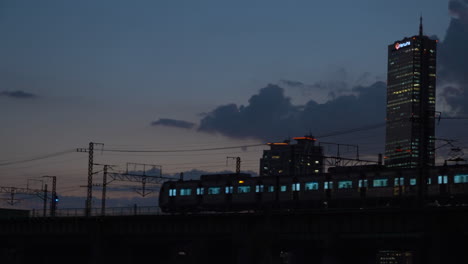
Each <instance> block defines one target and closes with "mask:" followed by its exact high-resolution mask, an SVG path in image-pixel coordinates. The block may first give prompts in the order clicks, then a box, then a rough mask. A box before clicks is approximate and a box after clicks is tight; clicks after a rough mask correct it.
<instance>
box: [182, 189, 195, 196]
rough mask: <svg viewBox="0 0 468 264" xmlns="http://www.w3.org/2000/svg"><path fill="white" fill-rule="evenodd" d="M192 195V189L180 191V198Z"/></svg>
mask: <svg viewBox="0 0 468 264" xmlns="http://www.w3.org/2000/svg"><path fill="white" fill-rule="evenodd" d="M191 194H192V189H180V196H188V195H191Z"/></svg>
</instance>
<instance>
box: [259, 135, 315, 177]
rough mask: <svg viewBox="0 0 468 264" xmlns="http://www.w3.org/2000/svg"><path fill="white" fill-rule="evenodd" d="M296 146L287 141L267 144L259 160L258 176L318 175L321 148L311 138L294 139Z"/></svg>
mask: <svg viewBox="0 0 468 264" xmlns="http://www.w3.org/2000/svg"><path fill="white" fill-rule="evenodd" d="M293 139H294V140H296V141H297V144H291V143H290V141H289V140H286V141H284V142H280V143H268V145H269V146H270V149H269V150H264V151H263V157H262V158H261V159H260V176H279V175H289V176H291V177H294V176H305V175H319V173H322V172H323V160H324V156H323V148H322V147H321V146H317V145H315V141H316V139H315V138H314V137H313V136H304V137H295V138H293Z"/></svg>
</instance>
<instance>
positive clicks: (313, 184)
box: [304, 182, 319, 191]
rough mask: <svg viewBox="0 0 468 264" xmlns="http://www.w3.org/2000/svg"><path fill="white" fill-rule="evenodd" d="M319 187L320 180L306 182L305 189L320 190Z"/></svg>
mask: <svg viewBox="0 0 468 264" xmlns="http://www.w3.org/2000/svg"><path fill="white" fill-rule="evenodd" d="M318 187H319V184H318V182H306V183H305V186H304V189H305V190H306V191H310V190H318Z"/></svg>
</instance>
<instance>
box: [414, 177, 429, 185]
mask: <svg viewBox="0 0 468 264" xmlns="http://www.w3.org/2000/svg"><path fill="white" fill-rule="evenodd" d="M430 179H431V178H429V179H428V184H430V183H431V181H430ZM409 184H410V185H416V178H411V179H410V180H409Z"/></svg>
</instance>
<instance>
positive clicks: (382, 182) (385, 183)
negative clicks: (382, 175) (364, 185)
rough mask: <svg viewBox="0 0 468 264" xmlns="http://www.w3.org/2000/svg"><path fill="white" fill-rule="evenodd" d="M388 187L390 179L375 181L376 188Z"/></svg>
mask: <svg viewBox="0 0 468 264" xmlns="http://www.w3.org/2000/svg"><path fill="white" fill-rule="evenodd" d="M386 186H388V179H375V180H374V187H386Z"/></svg>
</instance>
